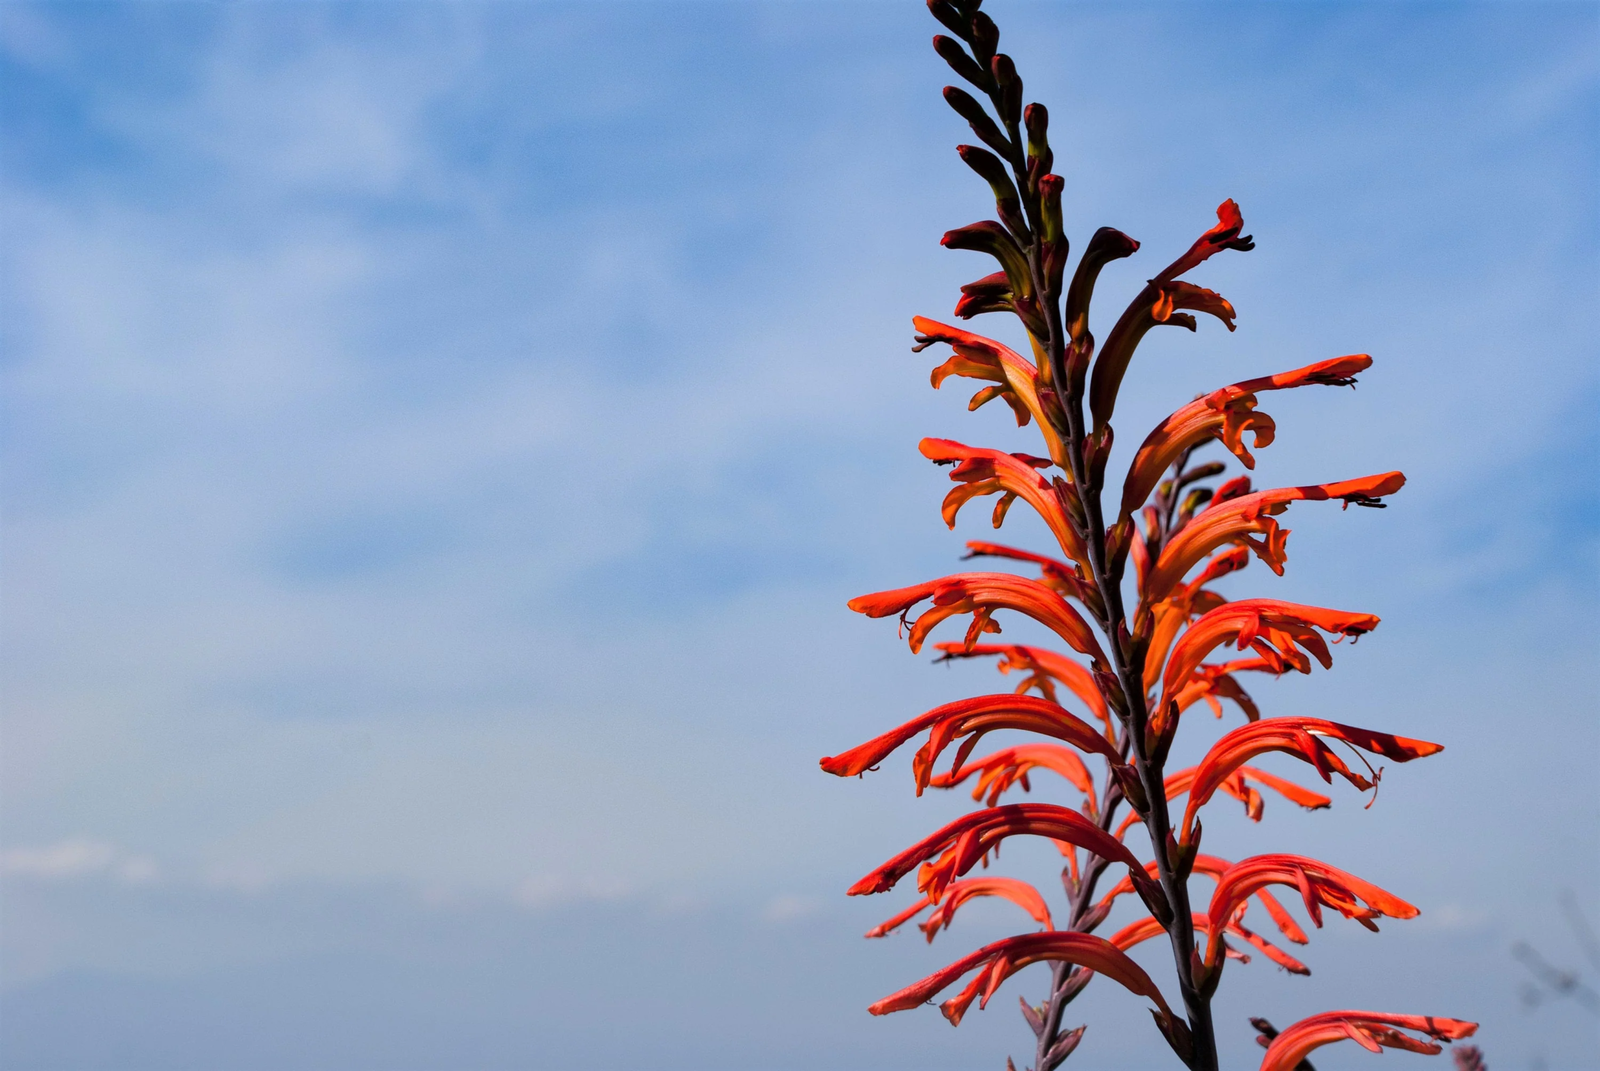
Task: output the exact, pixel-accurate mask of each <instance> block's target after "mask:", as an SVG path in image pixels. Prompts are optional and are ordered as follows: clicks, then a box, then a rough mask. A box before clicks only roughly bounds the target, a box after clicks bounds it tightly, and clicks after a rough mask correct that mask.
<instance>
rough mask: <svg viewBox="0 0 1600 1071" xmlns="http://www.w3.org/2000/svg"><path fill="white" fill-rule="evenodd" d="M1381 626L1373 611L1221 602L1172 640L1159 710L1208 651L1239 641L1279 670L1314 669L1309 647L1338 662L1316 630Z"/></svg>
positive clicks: (1343, 631)
mask: <svg viewBox="0 0 1600 1071" xmlns="http://www.w3.org/2000/svg"><path fill="white" fill-rule="evenodd" d="M1377 627H1378V618H1377V617H1376V616H1375V615H1373V614H1357V613H1350V612H1347V611H1344V610H1329V609H1327V608H1325V607H1321V606H1305V605H1302V604H1300V603H1293V602H1279V601H1277V600H1276V599H1240V600H1239V601H1238V602H1230V603H1227V604H1225V605H1223V606H1219V607H1217V608H1216V609H1215V610H1211V611H1209V612H1207V613H1205V614H1203V615H1202V616H1201V617H1200V619H1199V620H1198V621H1196V622H1195V623H1194V624H1192V625H1190V626H1189V630H1188V631H1187V632H1185V633H1184V634H1183V637H1182V638H1181V639H1180V640H1178V642H1177V643H1175V644H1173V647H1172V654H1171V655H1170V656H1168V658H1167V666H1166V671H1165V673H1164V674H1163V676H1162V681H1161V693H1162V698H1161V705H1160V711H1159V712H1164V711H1166V709H1167V707H1168V705H1169V701H1170V700H1171V699H1172V698H1173V697H1174V696H1175V695H1176V694H1177V692H1178V688H1179V685H1181V684H1183V683H1184V682H1186V681H1188V680H1189V677H1190V675H1191V674H1193V673H1194V671H1195V669H1196V668H1198V667H1199V665H1200V663H1201V661H1202V660H1204V658H1205V657H1206V655H1208V654H1210V653H1211V652H1212V651H1214V650H1215V649H1216V648H1218V647H1220V646H1222V645H1223V644H1224V643H1229V642H1235V643H1236V644H1237V646H1238V648H1239V650H1241V651H1242V650H1244V649H1245V648H1246V647H1249V648H1251V649H1253V650H1254V651H1255V652H1256V653H1257V654H1259V655H1260V656H1261V657H1262V658H1263V659H1265V660H1266V662H1267V664H1268V666H1269V667H1270V668H1271V670H1272V672H1274V673H1283V672H1285V671H1286V670H1289V669H1297V670H1299V671H1300V672H1302V673H1309V672H1311V660H1310V659H1309V658H1307V657H1306V655H1305V651H1309V652H1310V653H1311V654H1312V655H1313V656H1314V657H1315V658H1316V659H1317V661H1318V662H1320V663H1322V668H1323V669H1327V668H1328V667H1329V666H1331V665H1333V655H1332V654H1330V653H1329V651H1328V645H1327V643H1326V642H1324V641H1323V639H1322V637H1321V636H1318V635H1317V633H1316V631H1315V630H1316V629H1321V630H1322V631H1323V632H1327V633H1329V634H1332V635H1337V636H1361V635H1364V634H1366V633H1368V632H1371V631H1372V630H1373V629H1375V628H1377ZM1301 648H1304V649H1305V651H1302V650H1301ZM1159 712H1158V713H1159Z"/></svg>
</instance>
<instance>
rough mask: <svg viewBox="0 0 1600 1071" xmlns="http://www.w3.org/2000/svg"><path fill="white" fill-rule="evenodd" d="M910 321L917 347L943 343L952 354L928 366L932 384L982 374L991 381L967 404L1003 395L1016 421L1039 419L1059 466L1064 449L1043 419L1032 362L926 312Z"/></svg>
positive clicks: (1047, 443)
mask: <svg viewBox="0 0 1600 1071" xmlns="http://www.w3.org/2000/svg"><path fill="white" fill-rule="evenodd" d="M911 324H912V326H913V327H915V328H916V329H917V345H916V349H919V350H920V349H924V348H926V347H928V346H931V345H933V344H934V343H935V342H947V343H949V344H950V348H951V349H953V350H955V356H953V357H951V358H950V359H949V360H948V361H946V362H945V363H944V364H942V365H940V366H939V367H938V368H935V369H934V370H933V376H932V381H933V386H934V388H935V389H937V388H938V387H939V385H940V384H942V383H943V382H944V381H945V380H946V379H948V378H949V377H951V376H965V377H966V378H968V379H984V380H989V381H990V382H992V383H993V384H994V386H992V387H985V388H984V389H983V390H980V391H979V392H978V393H977V394H974V395H973V396H972V401H971V403H970V404H969V405H968V406H967V408H968V409H976V408H978V407H979V406H980V405H983V404H984V403H985V402H988V401H991V400H992V399H994V398H1004V399H1005V401H1006V404H1007V405H1009V406H1011V409H1012V411H1013V412H1015V413H1016V415H1017V426H1018V427H1021V426H1023V425H1025V424H1027V423H1028V420H1029V418H1032V419H1033V420H1035V421H1037V422H1038V424H1039V433H1040V434H1041V435H1043V436H1044V440H1045V443H1046V445H1047V446H1048V447H1049V450H1050V456H1051V457H1052V458H1054V459H1055V461H1056V464H1058V465H1060V464H1062V463H1063V462H1064V461H1065V460H1066V456H1067V455H1066V451H1065V448H1064V447H1063V445H1062V443H1061V437H1060V436H1059V435H1057V434H1056V430H1055V425H1054V424H1053V423H1052V422H1051V421H1050V420H1049V419H1047V417H1046V415H1045V412H1044V408H1043V406H1042V404H1041V403H1040V400H1039V385H1038V382H1039V370H1038V368H1036V367H1035V366H1034V364H1033V362H1032V361H1029V360H1028V359H1027V358H1025V357H1023V356H1022V355H1021V354H1019V353H1017V352H1016V351H1015V350H1013V349H1011V348H1010V347H1008V346H1003V345H1001V344H1000V343H998V342H996V341H995V340H994V339H992V338H985V337H984V336H982V335H975V334H973V333H972V332H971V331H963V330H962V329H961V328H959V327H951V326H950V325H949V324H942V323H940V322H939V321H937V320H930V319H928V318H927V317H926V316H914V317H912V319H911Z"/></svg>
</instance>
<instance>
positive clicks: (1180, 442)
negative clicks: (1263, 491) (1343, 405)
mask: <svg viewBox="0 0 1600 1071" xmlns="http://www.w3.org/2000/svg"><path fill="white" fill-rule="evenodd" d="M1371 364H1372V358H1371V357H1369V356H1367V355H1366V354H1364V353H1358V354H1353V355H1351V356H1349V357H1335V358H1333V359H1332V360H1329V361H1318V362H1317V363H1316V364H1309V365H1306V366H1305V367H1304V368H1296V369H1295V370H1294V371H1292V372H1280V373H1278V374H1277V375H1275V376H1262V377H1261V378H1259V379H1247V380H1245V381H1244V382H1243V383H1235V384H1233V385H1232V386H1228V387H1222V388H1221V389H1219V390H1214V391H1212V392H1211V393H1210V394H1207V395H1204V396H1202V397H1200V398H1196V399H1195V400H1194V401H1192V402H1190V403H1189V404H1188V405H1186V406H1184V407H1183V408H1182V409H1179V410H1178V411H1177V412H1175V413H1173V414H1172V415H1171V416H1169V417H1167V419H1165V420H1163V421H1162V422H1161V423H1160V424H1157V425H1156V428H1155V430H1154V431H1152V432H1151V433H1150V434H1149V435H1148V436H1146V437H1145V440H1144V444H1143V445H1142V446H1140V447H1139V452H1138V453H1137V454H1135V455H1134V457H1133V463H1132V464H1131V465H1129V466H1128V476H1127V479H1125V480H1124V481H1123V484H1122V516H1124V517H1131V516H1132V515H1133V512H1134V511H1135V510H1137V509H1138V508H1139V507H1140V506H1142V505H1144V501H1145V499H1147V498H1149V497H1150V492H1151V491H1153V490H1155V488H1156V485H1157V484H1158V483H1160V482H1161V478H1162V474H1163V473H1165V472H1166V471H1167V469H1168V468H1170V467H1171V465H1172V463H1173V462H1174V461H1176V460H1177V459H1178V457H1179V455H1181V454H1182V453H1183V452H1184V451H1185V450H1189V449H1192V448H1194V447H1195V446H1198V445H1199V444H1200V443H1203V442H1205V441H1206V440H1207V439H1210V438H1217V439H1221V440H1222V444H1223V445H1224V446H1226V447H1227V448H1228V449H1229V450H1231V451H1232V452H1233V454H1234V456H1236V457H1237V458H1238V459H1239V460H1240V461H1242V462H1244V466H1245V468H1247V469H1253V468H1255V467H1256V459H1255V458H1254V457H1253V456H1252V455H1251V453H1250V451H1249V450H1247V449H1245V445H1244V433H1245V432H1246V431H1251V432H1254V433H1255V446H1256V449H1257V450H1260V449H1261V448H1263V447H1265V446H1268V445H1270V444H1271V443H1272V440H1273V437H1274V435H1275V434H1276V432H1277V425H1276V424H1275V423H1274V422H1273V419H1272V418H1271V417H1269V416H1268V415H1267V414H1265V413H1258V412H1256V394H1257V392H1259V391H1266V390H1284V389H1287V388H1290V387H1303V386H1306V385H1308V384H1312V383H1321V384H1328V385H1334V384H1337V385H1348V384H1351V383H1354V382H1355V374H1356V373H1357V372H1360V371H1364V370H1365V369H1366V368H1368V367H1370V366H1371Z"/></svg>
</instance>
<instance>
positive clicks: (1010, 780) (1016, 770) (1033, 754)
mask: <svg viewBox="0 0 1600 1071" xmlns="http://www.w3.org/2000/svg"><path fill="white" fill-rule="evenodd" d="M1035 768H1042V769H1046V770H1053V771H1054V772H1056V773H1058V774H1060V775H1061V776H1062V777H1064V778H1066V779H1067V780H1068V781H1070V782H1071V783H1072V785H1073V787H1075V788H1077V789H1078V791H1080V792H1082V793H1083V794H1084V795H1085V796H1087V797H1089V810H1090V812H1091V813H1093V812H1094V811H1096V810H1097V809H1098V808H1097V806H1096V802H1095V794H1094V778H1093V777H1091V776H1090V775H1089V768H1088V767H1087V766H1085V765H1084V764H1083V760H1082V759H1080V758H1078V753H1077V752H1075V751H1072V750H1070V749H1069V748H1064V747H1062V746H1060V745H1059V744H1020V745H1018V746H1016V747H1008V748H1005V749H1004V750H1001V751H996V752H995V753H994V754H992V755H985V756H984V757H983V758H981V759H975V760H973V761H972V762H969V763H966V764H964V765H962V766H961V767H959V768H958V769H954V770H951V771H950V772H949V773H947V774H940V775H939V776H937V777H935V778H933V779H932V780H931V781H929V782H928V783H929V784H930V785H932V786H933V787H934V788H954V787H955V786H957V785H959V784H961V782H963V781H965V780H966V779H967V778H969V777H971V776H972V775H973V774H979V775H980V776H979V777H978V784H977V787H976V788H974V789H973V790H972V798H973V799H975V800H976V799H984V796H985V794H987V796H988V798H987V799H986V800H984V802H985V803H987V804H988V805H989V806H991V807H993V806H994V805H995V803H996V801H998V800H999V799H1000V794H1001V793H1003V792H1004V791H1005V790H1006V789H1008V788H1010V787H1011V786H1012V785H1014V784H1018V783H1021V785H1022V790H1023V791H1024V792H1030V791H1032V786H1031V785H1029V784H1028V771H1029V770H1032V769H1035Z"/></svg>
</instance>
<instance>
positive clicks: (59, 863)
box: [0, 837, 161, 885]
mask: <svg viewBox="0 0 1600 1071" xmlns="http://www.w3.org/2000/svg"><path fill="white" fill-rule="evenodd" d="M0 875H5V876H7V877H13V878H24V879H32V880H35V881H72V880H77V879H81V878H88V877H97V876H107V877H110V878H112V879H114V880H116V881H119V882H122V883H124V884H127V885H149V884H151V883H153V882H155V881H156V880H158V879H159V878H160V876H161V871H160V868H159V867H158V866H157V865H156V861H155V860H154V859H152V858H150V857H149V856H146V855H131V854H129V853H127V852H125V851H123V850H121V849H119V848H117V847H116V846H114V845H111V844H107V843H106V842H105V841H99V840H91V839H88V838H84V837H75V838H71V839H68V840H63V841H58V842H57V843H55V844H51V845H47V846H45V847H42V848H12V849H10V850H9V851H5V852H0Z"/></svg>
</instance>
